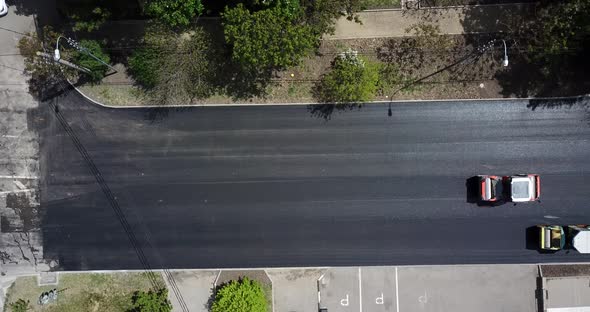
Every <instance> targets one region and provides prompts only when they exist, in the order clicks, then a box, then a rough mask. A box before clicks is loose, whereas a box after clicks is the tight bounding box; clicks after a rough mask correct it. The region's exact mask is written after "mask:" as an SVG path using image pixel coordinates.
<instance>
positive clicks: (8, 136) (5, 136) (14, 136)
mask: <svg viewBox="0 0 590 312" xmlns="http://www.w3.org/2000/svg"><path fill="white" fill-rule="evenodd" d="M2 137H3V138H18V135H8V134H5V135H3V136H2Z"/></svg>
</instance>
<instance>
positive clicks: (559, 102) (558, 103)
mask: <svg viewBox="0 0 590 312" xmlns="http://www.w3.org/2000/svg"><path fill="white" fill-rule="evenodd" d="M589 105H590V95H581V96H576V97H570V98H554V99H531V100H529V104H527V107H528V108H530V109H531V110H533V111H534V110H536V109H537V108H562V107H567V108H572V107H574V106H580V107H583V108H588V107H589Z"/></svg>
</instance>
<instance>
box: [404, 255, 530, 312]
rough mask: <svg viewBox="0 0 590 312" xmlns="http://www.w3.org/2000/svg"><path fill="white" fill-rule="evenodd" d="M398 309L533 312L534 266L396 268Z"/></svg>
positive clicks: (405, 311) (425, 311)
mask: <svg viewBox="0 0 590 312" xmlns="http://www.w3.org/2000/svg"><path fill="white" fill-rule="evenodd" d="M398 274H399V275H398V279H399V281H398V284H399V311H403V312H407V311H424V312H430V311H432V312H434V311H478V312H486V311H489V312H498V311H519V312H529V311H530V312H535V311H536V307H537V305H536V301H535V290H536V286H537V284H536V278H537V266H535V265H489V266H460V267H458V266H440V267H407V268H406V267H405V268H399V269H398Z"/></svg>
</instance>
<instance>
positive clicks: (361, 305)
mask: <svg viewBox="0 0 590 312" xmlns="http://www.w3.org/2000/svg"><path fill="white" fill-rule="evenodd" d="M362 280H363V279H362V274H361V267H359V299H360V300H359V312H363V285H361V281H362Z"/></svg>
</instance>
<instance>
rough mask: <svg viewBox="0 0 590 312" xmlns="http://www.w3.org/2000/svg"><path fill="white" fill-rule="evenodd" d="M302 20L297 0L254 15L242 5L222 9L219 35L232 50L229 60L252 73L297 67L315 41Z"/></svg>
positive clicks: (284, 2) (310, 30)
mask: <svg viewBox="0 0 590 312" xmlns="http://www.w3.org/2000/svg"><path fill="white" fill-rule="evenodd" d="M302 17H303V9H302V8H301V7H300V5H299V1H297V0H280V1H277V2H276V4H275V5H273V6H270V7H268V8H266V9H263V10H260V11H256V12H250V10H248V9H247V8H246V7H245V6H244V5H243V4H238V5H237V6H235V7H232V8H230V7H226V9H225V11H224V13H223V14H222V23H223V32H224V35H225V40H226V43H227V44H229V45H230V46H231V48H232V52H231V56H232V59H233V60H234V61H236V62H237V63H239V64H241V65H242V66H244V67H246V68H250V69H253V70H264V69H269V68H271V69H284V68H287V67H289V66H294V65H297V64H298V63H299V62H300V60H301V58H303V57H304V56H305V55H307V53H309V52H310V51H311V50H312V49H313V47H314V46H315V45H316V44H317V42H318V41H317V40H318V39H319V38H318V37H317V36H315V35H314V33H313V30H312V28H311V27H310V26H308V25H306V24H304V23H303V20H302Z"/></svg>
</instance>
